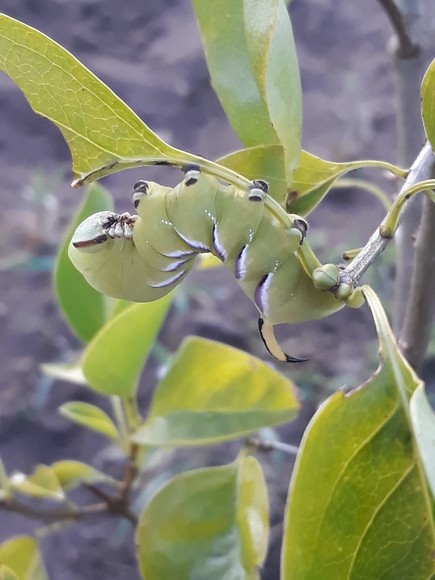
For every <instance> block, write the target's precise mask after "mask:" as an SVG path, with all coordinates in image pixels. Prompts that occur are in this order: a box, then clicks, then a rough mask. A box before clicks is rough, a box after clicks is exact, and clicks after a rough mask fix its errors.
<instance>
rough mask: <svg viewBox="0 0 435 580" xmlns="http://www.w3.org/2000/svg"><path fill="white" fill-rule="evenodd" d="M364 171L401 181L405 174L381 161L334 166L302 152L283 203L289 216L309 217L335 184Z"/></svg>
mask: <svg viewBox="0 0 435 580" xmlns="http://www.w3.org/2000/svg"><path fill="white" fill-rule="evenodd" d="M367 167H379V168H382V169H387V170H389V171H390V172H391V173H392V174H393V175H396V176H398V177H404V176H405V174H406V171H404V170H402V169H400V168H398V167H395V166H394V165H391V164H389V163H385V162H383V161H371V160H368V161H367V160H363V161H351V162H348V163H333V162H331V161H326V160H325V159H321V158H320V157H316V156H315V155H311V153H308V152H307V151H302V153H301V157H300V160H299V165H298V166H297V168H296V169H295V171H294V174H293V181H292V184H291V187H290V188H289V190H288V193H287V196H286V198H285V200H282V199H281V200H278V201H280V203H283V201H284V204H285V209H286V210H287V211H288V212H289V213H295V214H297V215H301V216H305V215H308V214H309V213H310V212H311V211H312V210H313V209H314V208H315V207H316V206H317V205H318V204H319V203H320V202H321V201H322V199H323V198H324V197H325V195H326V194H327V193H328V191H329V190H330V189H331V186H332V185H333V184H334V182H335V181H336V180H337V179H338V178H340V177H342V176H343V175H345V174H346V173H349V171H353V170H354V169H362V168H367Z"/></svg>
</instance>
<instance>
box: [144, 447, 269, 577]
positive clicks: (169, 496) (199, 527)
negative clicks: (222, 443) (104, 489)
mask: <svg viewBox="0 0 435 580" xmlns="http://www.w3.org/2000/svg"><path fill="white" fill-rule="evenodd" d="M267 538H268V503H267V490H266V486H265V482H264V478H263V474H262V472H261V468H260V466H259V464H258V463H257V461H256V460H255V459H254V458H252V457H247V458H242V459H240V460H239V461H237V462H236V463H234V464H231V465H228V466H225V467H212V468H207V469H198V470H196V471H191V472H188V473H184V474H182V475H179V476H178V477H175V478H173V479H172V480H171V481H169V483H167V484H166V485H165V486H164V487H163V488H161V489H160V491H158V492H157V494H156V495H155V496H154V497H153V499H152V500H151V501H150V503H149V504H148V506H146V508H145V510H144V511H143V512H142V514H141V516H140V520H139V526H138V528H137V534H136V542H137V545H138V559H139V565H140V569H141V572H142V575H143V577H144V578H147V580H154V579H155V580H162V579H163V578H174V579H175V578H176V579H177V580H191V579H193V578H198V579H199V578H207V579H208V580H222V579H223V578H228V579H229V578H231V580H254V579H257V578H259V574H258V567H259V566H260V565H261V563H262V561H263V559H264V555H265V553H266V548H267Z"/></svg>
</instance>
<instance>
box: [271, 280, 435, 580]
mask: <svg viewBox="0 0 435 580" xmlns="http://www.w3.org/2000/svg"><path fill="white" fill-rule="evenodd" d="M364 294H365V297H366V299H367V301H368V303H369V306H370V308H371V311H372V314H373V317H374V320H375V324H376V328H377V332H378V336H379V341H380V354H381V359H382V365H381V367H380V369H379V370H378V371H377V373H376V374H375V375H374V376H373V377H371V378H370V380H369V381H368V382H366V383H364V385H361V386H360V387H359V388H357V389H355V390H353V391H351V392H349V393H344V392H343V391H339V392H337V393H335V394H334V395H333V396H332V397H330V398H329V399H328V400H327V401H326V402H325V403H324V405H323V406H322V407H321V408H320V409H319V411H318V412H317V414H316V415H315V416H314V418H313V420H312V421H311V423H310V425H309V426H308V428H307V430H306V432H305V434H304V437H303V440H302V443H301V447H300V451H299V454H298V459H297V462H296V465H295V470H294V473H293V476H292V482H291V485H290V491H289V500H288V505H287V509H286V516H285V526H284V540H283V570H282V579H283V580H299V579H300V580H317V579H318V578H322V580H336V579H337V578H348V579H350V580H353V579H355V580H356V579H357V578H394V579H403V580H405V579H406V580H414V579H415V580H417V579H420V578H431V577H432V576H433V574H434V572H435V568H434V558H433V554H434V549H435V534H434V521H433V514H432V501H431V499H430V495H429V490H428V487H427V482H426V480H425V477H424V475H423V470H422V466H421V457H420V456H419V454H418V451H417V448H416V446H415V443H414V441H413V433H412V428H411V425H410V419H409V413H408V403H409V397H410V396H411V394H412V392H413V391H414V389H415V388H416V387H418V385H419V384H420V381H419V379H418V377H417V376H416V375H415V373H414V372H413V370H412V369H411V368H410V366H409V365H408V364H407V362H406V361H405V360H404V359H403V357H402V355H401V354H400V351H399V350H398V348H397V345H396V343H395V341H394V338H393V334H392V332H391V329H390V327H389V325H388V321H387V319H386V316H385V313H384V311H383V309H382V306H381V304H380V302H379V299H378V298H377V297H376V295H375V293H374V292H373V291H372V290H371V289H369V288H368V287H364Z"/></svg>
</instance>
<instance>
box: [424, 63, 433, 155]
mask: <svg viewBox="0 0 435 580" xmlns="http://www.w3.org/2000/svg"><path fill="white" fill-rule="evenodd" d="M421 114H422V117H423V125H424V130H425V131H426V136H427V138H428V140H429V142H430V144H431V145H432V149H435V59H434V60H433V61H432V62H431V64H430V65H429V68H428V69H427V71H426V73H425V75H424V77H423V82H422V85H421Z"/></svg>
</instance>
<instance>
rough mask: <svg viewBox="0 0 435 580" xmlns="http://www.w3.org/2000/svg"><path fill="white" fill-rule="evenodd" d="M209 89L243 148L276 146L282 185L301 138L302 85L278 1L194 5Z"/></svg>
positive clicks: (220, 0)
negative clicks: (280, 156)
mask: <svg viewBox="0 0 435 580" xmlns="http://www.w3.org/2000/svg"><path fill="white" fill-rule="evenodd" d="M193 7H194V10H195V16H196V18H197V21H198V25H199V29H200V32H201V37H202V42H203V44H204V50H205V55H206V59H207V65H208V69H209V72H210V76H211V78H212V84H213V87H214V89H215V91H216V93H217V95H218V97H219V99H220V101H221V103H222V106H223V108H224V110H225V112H226V114H227V116H228V119H229V121H230V123H231V125H232V126H233V128H234V130H235V131H236V133H237V135H238V136H239V137H240V139H241V141H242V142H243V144H244V145H245V146H246V147H252V146H256V145H275V144H279V145H281V146H282V148H283V150H284V171H285V174H286V176H287V181H288V182H290V176H291V173H292V171H293V169H294V168H295V167H296V165H297V161H298V158H299V153H300V138H301V119H302V107H301V85H300V78H299V68H298V63H297V58H296V50H295V46H294V40H293V33H292V28H291V24H290V20H289V17H288V13H287V9H286V6H285V3H284V2H283V1H282V0H267V1H264V0H215V1H214V2H209V1H208V0H193Z"/></svg>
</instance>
